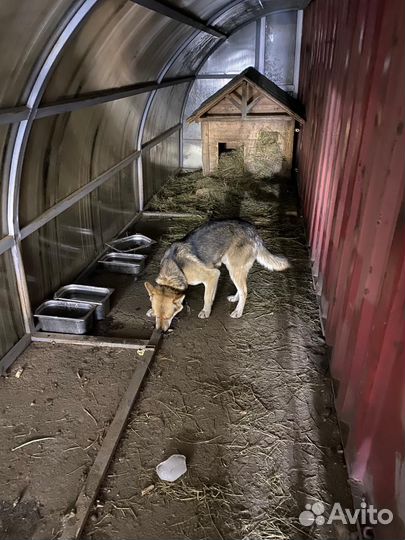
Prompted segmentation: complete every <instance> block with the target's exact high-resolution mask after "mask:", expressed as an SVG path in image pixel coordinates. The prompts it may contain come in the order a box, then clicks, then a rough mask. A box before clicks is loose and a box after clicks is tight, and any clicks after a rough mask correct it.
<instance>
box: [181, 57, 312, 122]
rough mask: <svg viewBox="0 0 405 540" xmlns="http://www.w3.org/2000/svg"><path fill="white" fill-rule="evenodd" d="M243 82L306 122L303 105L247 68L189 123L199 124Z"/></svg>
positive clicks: (199, 110)
mask: <svg viewBox="0 0 405 540" xmlns="http://www.w3.org/2000/svg"><path fill="white" fill-rule="evenodd" d="M243 81H246V82H247V83H248V84H250V85H251V86H253V87H254V88H256V89H257V90H258V91H259V92H260V93H262V94H264V95H266V96H267V97H269V98H270V99H272V100H273V101H275V102H276V103H277V104H278V105H279V106H280V107H281V108H282V109H284V110H285V112H286V113H287V114H289V115H290V116H292V117H293V118H295V119H296V120H297V121H298V122H299V123H300V124H303V123H304V122H305V110H304V107H303V105H302V104H301V103H300V102H299V101H298V100H297V99H295V98H294V97H292V96H291V95H290V94H288V93H287V92H285V91H284V90H282V89H281V88H280V87H279V86H277V85H276V84H275V83H274V82H273V81H271V80H270V79H268V78H267V77H265V76H264V75H262V74H261V73H260V72H259V71H257V69H255V68H253V67H248V68H246V69H245V70H244V71H242V72H241V73H240V74H239V75H236V76H235V77H234V78H233V79H232V80H230V81H229V83H228V84H226V85H225V86H224V87H222V88H221V89H220V90H218V92H215V94H213V95H212V96H211V97H209V98H208V99H206V100H205V101H204V102H203V103H202V105H200V107H198V109H196V110H195V111H194V112H193V114H192V115H191V116H189V117H188V118H187V122H189V123H192V122H198V121H199V120H200V119H201V117H203V116H204V115H205V114H206V113H207V112H208V111H209V110H210V109H211V108H212V107H214V106H215V105H216V104H217V103H219V102H220V101H221V100H222V99H223V98H224V97H225V96H227V95H228V94H230V93H231V92H233V91H234V90H235V89H236V88H237V87H238V86H239V85H240V84H241V82H243Z"/></svg>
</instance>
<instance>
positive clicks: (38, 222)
mask: <svg viewBox="0 0 405 540" xmlns="http://www.w3.org/2000/svg"><path fill="white" fill-rule="evenodd" d="M180 129H181V124H176V125H175V126H173V127H171V128H170V129H167V130H166V131H164V132H163V133H160V134H159V135H158V136H157V137H154V138H153V139H151V140H150V141H148V142H146V143H145V144H143V145H142V149H141V150H135V151H134V152H132V153H131V154H129V155H128V156H127V157H126V158H124V159H122V160H121V161H120V162H118V163H117V164H115V165H114V166H113V167H111V168H110V169H108V170H107V171H105V172H104V173H102V174H100V176H98V177H97V178H95V179H94V180H92V181H91V182H89V183H88V184H86V185H84V186H83V187H81V188H80V189H77V190H76V191H74V192H73V193H71V194H70V195H68V196H67V197H65V198H64V199H62V200H61V201H59V202H58V203H56V204H55V205H54V206H52V207H51V208H49V209H48V210H46V211H45V212H44V213H43V214H41V215H40V216H38V217H37V218H35V219H34V220H33V221H31V222H30V223H29V224H28V225H26V226H25V227H23V228H22V229H21V231H20V233H19V238H20V239H21V240H23V239H24V238H27V236H29V235H30V234H32V233H33V232H35V231H37V230H38V229H40V228H41V227H43V226H44V225H46V224H47V223H49V222H50V221H52V220H53V219H55V218H56V217H58V216H59V215H60V214H62V212H65V211H66V210H67V209H68V208H70V207H71V206H73V205H74V204H76V203H77V202H79V201H80V200H81V199H83V198H84V197H86V196H87V195H89V194H90V193H92V192H93V191H94V190H96V189H97V188H99V187H100V186H102V185H103V184H104V183H105V182H107V181H108V180H109V179H110V178H112V177H113V176H114V175H115V174H117V173H118V172H119V171H121V170H122V169H124V168H125V167H127V166H128V165H130V164H131V163H133V162H134V161H135V160H138V161H139V160H140V159H141V153H142V151H145V150H149V149H151V148H153V147H154V146H156V145H158V144H159V143H161V142H162V141H164V140H165V139H167V137H170V135H172V134H173V133H176V132H177V131H179V130H180ZM6 238H9V237H6ZM3 243H4V244H5V246H8V247H6V249H8V248H9V247H11V246H12V245H13V241H12V240H5V239H2V240H1V244H3ZM1 244H0V247H2V246H1Z"/></svg>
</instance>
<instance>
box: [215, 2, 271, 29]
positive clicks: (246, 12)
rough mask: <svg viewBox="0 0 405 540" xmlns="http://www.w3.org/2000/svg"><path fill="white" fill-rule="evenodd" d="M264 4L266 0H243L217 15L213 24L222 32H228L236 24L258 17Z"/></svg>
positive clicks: (235, 26) (239, 24)
mask: <svg viewBox="0 0 405 540" xmlns="http://www.w3.org/2000/svg"><path fill="white" fill-rule="evenodd" d="M273 3H274V0H273ZM265 4H266V2H264V0H260V2H259V1H258V0H245V1H244V2H239V3H238V4H236V5H233V6H232V7H231V9H229V10H226V11H225V12H224V13H222V14H221V15H220V16H219V17H217V18H216V20H215V26H216V27H217V28H220V29H221V30H223V31H224V32H227V33H229V32H231V31H232V30H235V28H237V27H238V26H241V25H242V24H244V23H246V22H248V21H250V20H252V19H255V18H256V17H258V16H259V15H260V13H262V12H263V7H264V5H265ZM225 5H226V4H225Z"/></svg>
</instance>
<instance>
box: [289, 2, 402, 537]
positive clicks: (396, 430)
mask: <svg viewBox="0 0 405 540" xmlns="http://www.w3.org/2000/svg"><path fill="white" fill-rule="evenodd" d="M403 21H404V2H403V0H356V1H353V0H313V1H312V2H311V4H310V5H309V7H308V8H307V9H306V10H305V12H304V28H303V40H302V52H301V68H300V73H301V80H300V91H299V98H300V100H301V101H302V102H303V103H304V105H305V106H306V110H307V123H306V124H305V126H304V127H303V129H302V131H301V134H300V141H299V146H298V163H299V183H300V193H301V199H302V205H303V210H304V214H305V218H306V223H307V229H308V237H309V242H310V249H311V255H312V260H313V272H314V276H315V279H316V283H317V288H318V292H319V294H320V301H321V309H322V315H323V317H324V319H325V333H326V339H327V342H328V344H329V345H330V346H331V347H332V353H331V372H332V375H333V377H334V379H335V380H336V381H337V388H338V390H337V410H338V415H339V417H340V420H341V422H342V423H343V425H344V426H346V427H347V439H346V441H345V455H346V459H347V461H348V466H349V474H350V477H351V479H352V480H353V483H354V484H357V486H358V487H359V489H360V491H363V492H364V494H365V495H366V497H367V499H368V501H369V502H370V503H374V504H375V505H377V506H378V507H379V508H383V507H385V508H389V509H391V510H392V511H393V512H394V521H393V522H392V523H391V524H390V525H385V526H380V527H379V526H376V528H375V531H374V532H375V534H376V538H382V539H391V540H392V539H393V538H405V504H404V500H405V433H404V417H405V414H404V407H405V358H404V328H405V321H404V313H405V306H404V299H405V265H404V255H405V253H404V250H405V242H404V233H405V218H404V185H405V178H404V170H405V151H404V122H405V118H404V81H405V73H404V60H403V51H404V23H403Z"/></svg>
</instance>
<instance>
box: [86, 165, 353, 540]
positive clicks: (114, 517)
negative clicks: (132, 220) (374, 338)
mask: <svg viewBox="0 0 405 540" xmlns="http://www.w3.org/2000/svg"><path fill="white" fill-rule="evenodd" d="M240 163H241V162H240V156H237V155H236V156H230V157H229V156H227V159H225V162H223V163H222V167H220V169H219V170H218V172H217V174H216V175H215V176H212V177H207V178H204V177H203V176H202V174H201V173H200V172H196V173H192V174H183V175H180V176H178V177H175V178H173V179H171V181H170V182H168V183H167V184H166V185H165V187H164V188H163V189H162V190H161V192H160V193H159V194H158V195H156V196H155V197H154V198H153V199H152V201H151V202H150V204H149V209H151V210H157V211H162V212H165V211H166V212H179V211H180V212H190V214H200V215H201V219H198V218H197V219H196V218H194V217H193V218H192V217H191V216H190V218H186V219H182V220H180V219H179V220H178V221H177V222H176V225H171V226H170V227H169V228H168V229H167V230H166V232H165V233H164V234H163V236H162V238H161V242H160V245H159V250H158V252H157V253H156V254H155V256H154V257H153V259H152V261H151V263H150V265H149V266H148V267H147V271H146V275H145V279H149V280H150V279H153V277H154V276H156V274H157V271H158V265H159V259H160V257H161V255H162V253H163V251H164V249H165V248H166V247H167V245H168V244H169V243H171V242H172V241H173V240H175V239H178V238H181V237H182V236H183V235H184V234H185V233H187V232H188V231H189V230H190V229H191V228H192V227H194V226H195V225H197V224H198V223H201V221H202V219H205V218H206V217H231V216H232V217H235V216H241V217H245V218H249V219H250V220H251V221H253V222H254V223H255V224H256V225H257V227H258V229H259V231H260V234H261V235H262V236H263V238H264V240H265V242H266V244H267V246H268V247H269V249H270V250H271V251H273V252H275V253H277V252H280V253H284V254H285V255H287V256H288V258H289V259H290V260H291V261H292V263H293V269H292V270H289V271H288V273H285V274H282V273H277V272H274V273H269V272H266V271H265V270H263V269H262V268H260V267H259V266H258V265H254V267H253V268H252V271H251V273H250V275H249V296H248V301H247V305H246V310H245V314H244V316H243V317H242V318H241V319H238V320H234V319H231V318H230V317H229V311H230V309H231V307H230V305H229V303H227V302H226V295H227V294H230V292H232V290H233V287H232V286H231V284H230V283H229V278H228V277H227V275H226V272H224V273H223V275H222V276H221V279H220V284H219V288H218V294H217V300H216V302H215V303H214V309H213V313H212V315H211V317H210V318H209V319H207V320H204V321H202V320H200V319H198V318H197V317H196V314H197V313H198V311H199V309H200V306H201V302H202V290H201V288H200V287H198V288H197V287H193V288H191V289H190V293H189V294H188V300H187V301H188V305H187V309H185V310H184V311H183V312H182V314H181V316H180V318H179V320H178V322H177V325H175V326H176V328H175V330H174V332H173V333H171V334H169V336H167V337H166V339H165V340H164V342H163V345H162V348H161V350H160V352H159V353H158V356H157V358H156V361H155V363H154V364H153V366H152V369H151V373H150V374H149V378H148V381H147V384H146V385H145V387H144V389H143V392H142V395H141V397H140V400H139V402H138V405H137V408H136V411H135V412H134V415H133V417H132V419H131V422H130V424H129V427H128V430H127V431H126V433H125V436H124V439H123V441H122V443H121V445H120V448H119V451H118V456H117V459H116V460H115V461H114V464H113V467H112V469H111V471H110V473H109V476H108V479H107V482H106V483H105V485H104V487H103V490H102V492H101V495H100V504H99V508H98V509H97V510H96V512H95V514H94V515H93V521H92V523H91V524H89V527H88V529H87V531H86V537H88V538H93V539H100V540H101V539H105V538H128V539H129V538H131V539H132V538H137V539H138V538H139V539H146V538H151V539H152V538H166V539H169V538H170V539H175V538H179V539H180V538H182V539H183V538H191V539H199V540H200V539H214V538H215V539H225V538H226V539H240V540H242V539H243V540H264V539H266V540H270V539H282V540H284V539H289V540H293V539H294V540H295V539H299V538H346V539H347V538H349V534H348V532H347V531H346V530H344V531H343V532H342V531H341V530H339V529H337V528H331V527H330V526H323V527H319V528H317V529H305V528H303V527H302V526H300V524H299V521H298V515H299V513H300V511H302V510H303V509H304V505H305V503H306V502H308V501H309V502H315V501H317V500H322V501H324V503H325V504H326V506H327V507H328V505H329V507H330V505H331V504H332V502H333V501H341V502H342V504H343V505H344V506H346V507H347V506H349V505H350V498H349V495H348V489H347V484H346V472H345V469H344V465H343V462H342V457H341V454H340V453H339V445H340V439H339V433H338V430H337V424H336V418H335V416H334V413H333V405H332V395H331V391H330V382H329V379H328V376H327V375H326V371H325V366H324V352H325V351H324V342H323V339H322V337H321V333H320V327H319V322H318V308H317V303H316V299H315V296H314V293H313V288H312V280H311V274H310V267H309V262H308V256H307V249H306V242H305V237H304V232H303V224H302V220H301V218H300V217H299V215H298V212H297V206H296V202H297V199H296V193H295V189H294V186H293V185H291V183H290V182H289V181H288V180H286V179H285V178H275V177H273V178H266V179H264V180H260V181H259V179H258V178H256V177H254V176H253V175H252V174H246V172H243V171H242V169H241V166H240ZM134 287H135V289H134V294H135V295H136V294H140V295H142V294H144V292H143V290H142V289H143V286H142V284H141V283H138V284H135V285H134ZM136 287H138V289H136ZM177 452H181V453H184V454H185V455H186V456H187V461H188V473H187V474H186V475H185V476H184V477H183V478H182V479H181V480H179V481H177V482H176V483H173V484H167V483H164V482H161V481H159V480H158V479H157V477H156V474H155V472H154V470H155V466H156V464H157V463H159V462H160V461H162V460H163V459H165V458H167V457H168V456H169V455H170V454H171V453H177ZM151 484H153V485H154V488H153V489H150V490H149V491H147V495H144V496H142V491H143V490H145V488H148V486H150V485H151Z"/></svg>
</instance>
